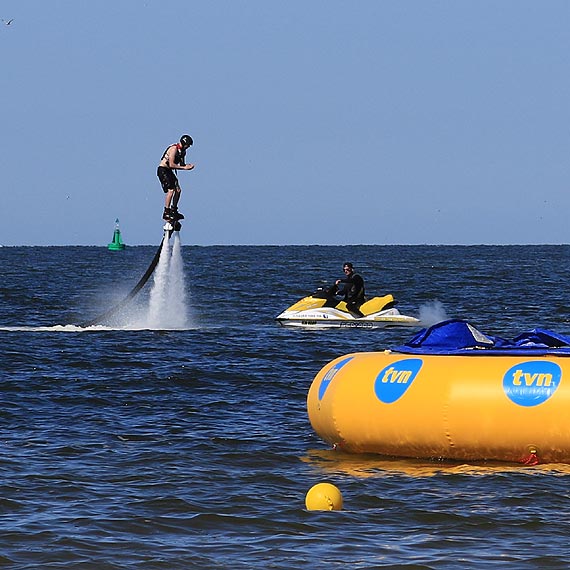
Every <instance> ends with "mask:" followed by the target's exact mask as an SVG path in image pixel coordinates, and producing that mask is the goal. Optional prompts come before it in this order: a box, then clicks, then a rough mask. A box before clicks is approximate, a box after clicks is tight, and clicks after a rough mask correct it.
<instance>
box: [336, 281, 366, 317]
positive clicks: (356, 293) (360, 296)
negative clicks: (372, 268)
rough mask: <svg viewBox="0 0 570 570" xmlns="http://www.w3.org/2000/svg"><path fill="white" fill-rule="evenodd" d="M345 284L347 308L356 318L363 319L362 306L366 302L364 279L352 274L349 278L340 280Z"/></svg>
mask: <svg viewBox="0 0 570 570" xmlns="http://www.w3.org/2000/svg"><path fill="white" fill-rule="evenodd" d="M340 282H341V283H345V286H344V301H345V303H346V308H347V309H348V310H349V311H350V313H352V314H353V315H354V316H356V317H363V316H364V315H363V314H362V313H361V312H360V306H361V305H362V304H363V303H364V301H365V300H366V299H365V298H364V279H362V277H360V275H358V274H357V273H351V274H350V275H349V276H347V277H345V278H344V279H341V280H340Z"/></svg>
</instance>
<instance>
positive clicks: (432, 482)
mask: <svg viewBox="0 0 570 570" xmlns="http://www.w3.org/2000/svg"><path fill="white" fill-rule="evenodd" d="M176 248H178V250H176ZM154 251H155V248H154V247H150V246H149V247H127V249H125V250H124V251H122V252H109V251H108V250H107V248H106V247H14V248H13V247H4V248H1V249H0V266H1V267H2V272H1V274H0V356H1V364H0V387H1V391H0V398H1V408H0V410H1V411H0V417H1V426H2V432H1V433H2V437H1V439H0V446H1V447H0V449H1V454H0V470H1V475H2V477H1V482H0V489H1V495H0V496H1V499H0V506H1V517H0V567H5V568H11V569H24V568H25V569H38V568H41V569H51V568H54V569H55V568H78V569H89V568H93V569H98V570H105V569H125V568H137V569H163V568H164V569H174V570H177V569H187V568H201V569H206V568H207V569H209V568H213V569H218V568H220V569H221V568H228V569H248V568H259V569H266V568H283V569H286V568H287V569H291V568H299V569H301V568H342V569H346V568H434V569H441V568H517V569H518V568H568V567H570V554H569V551H568V546H567V543H568V535H569V531H570V528H569V523H568V516H567V513H568V512H569V509H568V506H569V504H570V493H569V491H568V486H569V482H570V468H569V467H568V466H565V465H538V466H536V467H525V466H520V465H510V464H496V463H494V464H469V465H465V464H458V463H453V462H438V461H427V460H413V459H397V458H383V457H376V456H350V455H344V454H340V453H338V452H335V451H333V450H331V449H330V448H329V446H328V445H327V444H325V443H324V442H323V441H321V440H320V439H319V438H318V437H317V436H316V435H315V433H314V432H313V430H312V428H311V426H310V423H309V421H308V417H307V411H306V396H307V391H308V389H309V386H310V384H311V382H312V379H313V378H314V376H315V375H316V373H317V372H318V371H319V370H320V368H321V367H322V366H324V365H325V364H326V363H328V362H329V361H330V360H332V359H333V358H336V357H337V356H341V355H343V354H346V353H349V352H354V351H369V350H383V349H385V348H390V347H391V346H395V345H397V344H401V343H402V342H405V341H406V340H407V339H409V338H410V337H411V336H412V335H413V334H414V333H415V331H416V330H415V329H387V330H352V329H349V330H320V331H315V330H310V331H305V330H295V329H292V330H290V329H286V328H283V327H280V326H279V325H278V324H276V323H275V321H274V318H275V316H276V315H277V314H279V313H280V312H281V311H282V310H283V309H284V308H286V307H287V306H289V305H290V304H292V303H293V302H294V301H296V300H297V299H299V298H301V297H302V296H304V295H306V294H309V293H311V292H312V291H313V290H314V289H316V288H317V287H318V286H322V285H325V284H327V283H328V284H330V283H332V282H333V281H334V280H335V279H337V278H338V277H340V276H341V274H342V271H341V270H342V264H343V262H345V261H352V262H353V263H354V264H355V267H356V268H357V270H358V271H359V272H360V273H361V274H362V275H363V277H364V278H365V280H366V287H367V293H368V294H369V295H376V294H386V293H392V294H393V295H394V296H395V297H396V299H398V300H399V304H398V308H399V309H400V311H401V312H402V313H404V314H409V315H412V316H417V317H421V318H424V319H425V320H426V321H430V322H433V321H437V320H438V319H441V318H464V319H468V320H469V321H470V322H471V323H472V324H473V325H474V326H476V327H477V328H478V329H479V330H481V331H482V332H485V333H488V334H491V335H495V336H503V337H506V338H513V337H514V336H516V335H517V334H519V333H520V332H523V331H524V330H529V329H531V328H534V327H544V328H550V329H552V330H555V331H557V332H560V333H562V334H570V292H569V291H568V283H569V282H570V280H569V278H570V247H568V246H503V247H500V246H472V247H461V246H455V247H452V246H438V247H436V246H344V247H324V246H310V247H302V246H290V247H269V246H268V247H253V246H252V247H239V246H233V247H194V246H192V247H191V246H183V245H181V244H180V243H178V244H176V242H175V241H174V240H173V239H171V240H170V243H169V245H168V251H167V252H166V257H165V260H164V261H165V264H167V265H168V267H162V269H164V272H163V273H160V271H159V268H157V270H156V272H155V275H153V277H152V278H151V279H150V280H149V282H148V284H147V285H146V286H145V288H144V289H143V290H142V291H141V292H140V293H139V295H137V297H136V298H135V299H134V300H133V302H132V305H130V306H129V309H128V311H129V312H128V314H127V316H126V317H125V319H126V320H124V321H123V322H118V324H117V323H116V324H115V326H95V327H90V328H88V329H85V328H83V327H81V326H78V325H79V324H80V323H81V322H85V321H86V320H89V319H90V318H93V317H95V316H97V315H98V314H101V313H103V312H105V311H106V310H107V309H108V308H110V307H112V306H113V305H114V304H116V303H119V302H120V301H121V300H122V299H123V298H124V297H125V296H126V295H127V294H128V293H129V291H130V290H131V289H132V287H133V285H134V284H135V283H136V282H137V281H138V279H139V278H140V276H141V275H142V274H143V273H144V271H145V270H146V268H147V267H148V265H149V263H150V262H151V260H152V257H153V255H154ZM161 279H162V281H161ZM157 295H158V297H157ZM159 306H160V307H162V308H160V310H157V307H159ZM172 308H174V309H173V311H172V313H169V311H171V309H172ZM127 317H128V318H127ZM178 317H179V319H178ZM129 318H130V319H131V320H130V321H129ZM155 318H156V319H158V320H155V321H153V319H155ZM137 319H139V320H138V321H137ZM145 319H147V320H146V321H145ZM177 319H178V320H177ZM426 405H429V404H427V403H426ZM497 437H498V438H500V437H501V434H500V433H498V434H497ZM323 481H328V482H331V483H333V484H335V485H336V486H337V487H338V488H339V489H340V490H341V492H342V494H343V498H344V509H343V510H342V511H339V512H308V511H307V510H306V509H305V504H304V499H305V495H306V493H307V491H308V490H309V489H310V488H311V487H312V486H313V485H314V484H316V483H318V482H323Z"/></svg>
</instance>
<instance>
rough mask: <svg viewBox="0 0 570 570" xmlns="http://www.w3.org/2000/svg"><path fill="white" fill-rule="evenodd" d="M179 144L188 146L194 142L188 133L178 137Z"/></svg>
mask: <svg viewBox="0 0 570 570" xmlns="http://www.w3.org/2000/svg"><path fill="white" fill-rule="evenodd" d="M180 144H182V145H184V146H185V147H186V148H189V147H191V146H192V144H194V141H193V140H192V137H191V136H190V135H182V136H181V137H180Z"/></svg>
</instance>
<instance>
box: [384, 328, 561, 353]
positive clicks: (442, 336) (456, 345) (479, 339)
mask: <svg viewBox="0 0 570 570" xmlns="http://www.w3.org/2000/svg"><path fill="white" fill-rule="evenodd" d="M392 351H393V352H402V353H405V354H447V355H469V356H482V355H484V356H499V355H512V356H514V355H528V356H540V355H545V354H556V355H559V356H570V337H566V336H563V335H561V334H558V333H555V332H552V331H549V330H546V329H532V330H530V331H527V332H523V333H522V334H520V335H519V336H517V337H516V338H514V339H512V340H507V339H504V338H501V337H497V336H490V335H487V334H484V333H482V332H480V331H478V330H477V329H476V328H475V327H474V326H473V325H471V324H469V323H468V322H467V321H463V320H460V319H451V320H448V321H443V322H441V323H437V324H436V325H433V326H432V327H429V328H427V329H422V330H421V331H420V332H418V333H417V334H416V335H415V336H414V337H413V338H411V339H410V340H409V341H408V342H406V343H405V344H403V345H402V346H397V347H395V348H393V349H392Z"/></svg>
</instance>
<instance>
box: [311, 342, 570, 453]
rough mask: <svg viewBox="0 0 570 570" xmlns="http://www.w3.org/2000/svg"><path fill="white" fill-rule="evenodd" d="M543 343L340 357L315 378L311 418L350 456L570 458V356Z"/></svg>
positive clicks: (319, 431) (316, 427)
mask: <svg viewBox="0 0 570 570" xmlns="http://www.w3.org/2000/svg"><path fill="white" fill-rule="evenodd" d="M422 332H423V331H422ZM476 332H477V331H476ZM482 336H483V337H484V335H482ZM485 338H487V339H488V338H489V337H485ZM557 338H561V337H557ZM535 340H536V339H535ZM491 342H493V340H491ZM541 342H542V341H541V340H540V342H534V343H533V345H532V349H531V350H524V347H523V346H522V345H519V346H518V347H517V346H515V345H513V346H512V347H507V348H506V349H503V350H499V351H498V352H497V353H495V352H494V351H493V350H489V349H490V348H492V347H490V346H488V345H485V342H483V343H482V346H468V347H462V348H461V349H459V350H443V351H441V350H439V351H436V352H439V353H431V354H430V353H422V351H421V350H420V349H417V348H413V344H412V345H411V348H410V347H407V348H409V350H410V353H405V352H397V351H390V350H387V351H384V352H369V353H357V354H349V355H346V356H342V357H340V358H337V359H336V360H334V361H332V362H330V363H329V364H327V365H326V366H325V367H324V368H323V369H322V370H321V371H320V372H319V373H318V374H317V376H316V377H315V379H314V381H313V383H312V385H311V387H310V390H309V393H308V397H307V408H308V414H309V420H310V422H311V425H312V426H313V429H314V430H315V432H316V433H317V434H318V435H319V436H320V437H321V438H322V439H323V440H325V441H327V442H329V443H330V444H332V445H333V446H334V447H336V448H338V449H341V450H343V451H346V452H349V453H377V454H382V455H389V456H398V457H413V458H442V459H453V460H462V461H479V460H499V461H509V462H524V463H528V464H536V463H538V462H540V463H570V358H569V357H570V352H568V351H566V350H567V349H566V348H554V349H552V348H544V347H543V345H542V344H541ZM569 342H570V341H569ZM479 344H481V343H479ZM523 344H524V343H523ZM526 344H527V345H528V344H529V343H528V342H526ZM405 348H406V347H405ZM568 350H570V347H569V348H568Z"/></svg>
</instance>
